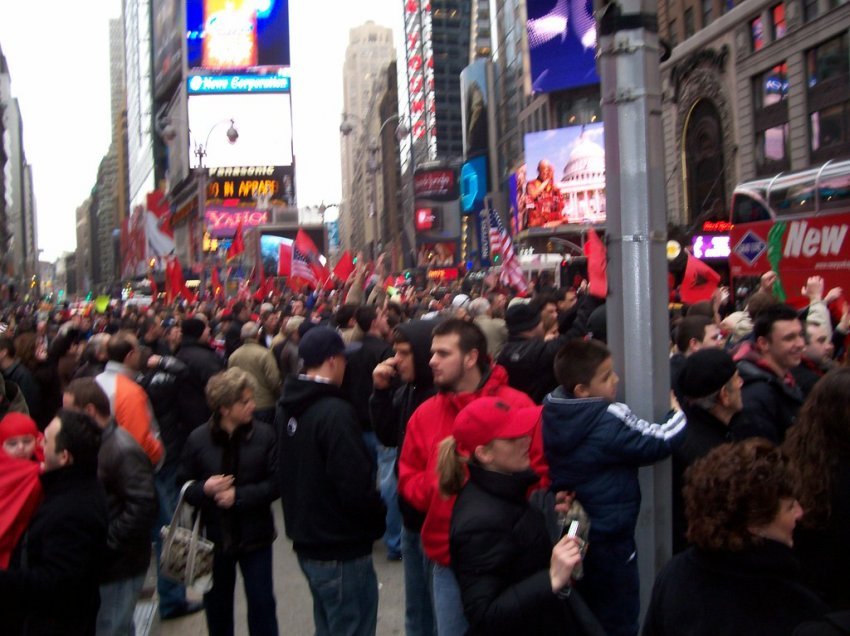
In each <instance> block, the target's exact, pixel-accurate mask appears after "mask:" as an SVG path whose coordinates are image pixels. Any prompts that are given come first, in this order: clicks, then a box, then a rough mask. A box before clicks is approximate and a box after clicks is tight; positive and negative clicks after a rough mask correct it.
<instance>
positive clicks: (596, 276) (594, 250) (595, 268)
mask: <svg viewBox="0 0 850 636" xmlns="http://www.w3.org/2000/svg"><path fill="white" fill-rule="evenodd" d="M584 255H585V256H586V257H587V278H588V279H589V282H590V294H591V295H592V296H596V297H597V298H605V297H606V296H607V295H608V271H607V270H608V263H607V261H606V257H607V251H606V249H605V244H604V243H603V242H602V241H601V240H600V238H599V236H598V235H597V234H596V230H594V229H593V228H590V230H588V232H587V242H586V243H585V244H584Z"/></svg>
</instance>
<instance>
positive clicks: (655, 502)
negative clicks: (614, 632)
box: [596, 0, 672, 614]
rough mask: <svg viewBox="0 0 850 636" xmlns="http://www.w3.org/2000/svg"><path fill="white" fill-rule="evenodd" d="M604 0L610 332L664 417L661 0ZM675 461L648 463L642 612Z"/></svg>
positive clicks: (666, 517)
mask: <svg viewBox="0 0 850 636" xmlns="http://www.w3.org/2000/svg"><path fill="white" fill-rule="evenodd" d="M597 1H598V0H597ZM596 8H597V9H598V11H597V26H598V34H599V37H600V42H599V74H600V80H601V81H600V84H601V95H602V119H603V121H604V123H605V169H606V199H607V225H606V232H607V243H608V260H609V262H608V281H609V290H610V291H609V296H608V300H607V319H608V342H609V345H610V347H611V350H612V352H613V354H614V359H615V362H616V365H617V370H618V371H619V372H621V373H620V375H621V377H623V378H624V382H623V385H624V386H623V388H624V390H625V395H624V396H623V397H624V398H625V401H626V403H628V404H629V406H630V407H631V408H632V409H633V410H634V412H635V413H636V414H637V415H638V416H639V417H641V418H645V419H649V418H653V419H652V421H659V420H660V419H661V418H663V416H664V414H665V413H666V411H667V410H668V409H669V408H670V397H669V396H670V369H669V362H668V342H669V326H668V325H669V318H668V314H667V297H668V292H667V268H666V261H665V244H666V240H667V234H666V223H667V214H666V204H665V198H664V148H663V145H662V139H663V134H662V132H663V131H662V122H661V100H662V95H661V74H660V69H659V65H660V45H659V38H658V22H657V16H656V6H655V0H617V1H616V2H612V3H610V4H604V5H602V6H597V7H596ZM647 291H648V292H649V293H647ZM621 390H622V389H621ZM669 464H670V462H669V460H667V461H665V462H663V463H661V464H658V465H656V466H651V467H648V468H643V469H641V472H640V483H641V490H642V492H643V504H642V507H641V512H640V517H639V520H638V526H637V533H636V539H637V554H638V566H639V570H640V588H641V589H640V593H641V610H642V612H641V613H642V614H643V613H644V612H645V611H646V607H647V604H648V600H649V596H650V593H651V590H652V584H653V581H654V580H655V576H656V573H657V572H658V570H659V569H660V568H661V566H662V565H663V564H664V563H665V562H666V561H667V560H668V559H669V558H670V555H671V551H672V541H671V514H670V508H671V503H670V500H671V481H670V466H669Z"/></svg>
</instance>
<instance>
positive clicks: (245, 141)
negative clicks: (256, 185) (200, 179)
mask: <svg viewBox="0 0 850 636" xmlns="http://www.w3.org/2000/svg"><path fill="white" fill-rule="evenodd" d="M231 120H232V121H233V126H234V127H235V128H236V130H237V131H238V133H239V138H238V139H237V140H236V141H235V142H231V140H230V139H228V137H227V135H226V133H227V130H228V128H229V126H230V121H231ZM189 129H190V130H191V131H192V135H191V139H190V148H191V149H194V148H196V147H197V146H199V145H200V146H203V147H204V149H205V151H206V154H205V157H204V166H205V167H207V168H228V167H241V166H246V167H250V166H291V165H292V110H291V105H290V96H289V94H288V93H255V94H223V95H190V96H189ZM189 158H190V162H191V163H190V166H191V167H192V168H197V167H198V165H199V163H198V156H197V154H196V153H195V152H192V153H191V154H190V157H189Z"/></svg>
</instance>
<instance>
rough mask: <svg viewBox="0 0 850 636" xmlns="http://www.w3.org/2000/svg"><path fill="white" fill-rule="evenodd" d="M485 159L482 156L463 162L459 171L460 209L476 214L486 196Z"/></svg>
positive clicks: (482, 205)
mask: <svg viewBox="0 0 850 636" xmlns="http://www.w3.org/2000/svg"><path fill="white" fill-rule="evenodd" d="M487 191H488V187H487V157H486V156H484V155H482V156H480V157H475V158H474V159H470V160H469V161H467V162H465V163H464V164H463V166H462V167H461V169H460V209H461V210H463V211H464V212H477V211H478V210H480V209H481V208H482V207H484V197H486V196H487Z"/></svg>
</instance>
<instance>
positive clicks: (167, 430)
mask: <svg viewBox="0 0 850 636" xmlns="http://www.w3.org/2000/svg"><path fill="white" fill-rule="evenodd" d="M188 377H189V368H188V367H187V366H186V364H185V363H183V362H181V361H180V360H178V359H177V358H175V357H174V356H171V355H167V356H162V357H160V360H159V364H158V365H157V366H156V368H154V369H150V370H149V371H148V372H147V373H145V375H144V376H142V377H141V378H140V379H139V384H140V385H141V386H142V388H143V389H144V390H145V392H146V393H147V394H148V399H149V400H150V403H151V406H152V407H153V413H154V417H156V421H157V424H158V425H159V433H160V438H161V439H162V443H163V445H164V446H165V461H166V463H168V464H169V465H171V464H173V465H175V466H176V465H177V464H178V463H179V462H180V455H181V454H182V452H183V445H184V444H185V443H186V438H187V437H188V435H189V431H188V430H187V428H186V426H184V425H183V422H182V421H181V420H180V406H179V405H180V397H181V396H182V394H183V389H184V387H185V385H186V383H187V380H188ZM171 474H174V473H171Z"/></svg>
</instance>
